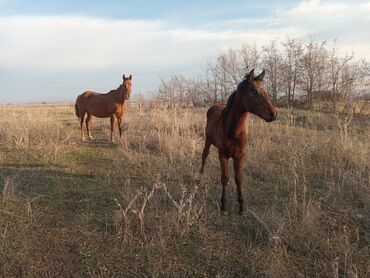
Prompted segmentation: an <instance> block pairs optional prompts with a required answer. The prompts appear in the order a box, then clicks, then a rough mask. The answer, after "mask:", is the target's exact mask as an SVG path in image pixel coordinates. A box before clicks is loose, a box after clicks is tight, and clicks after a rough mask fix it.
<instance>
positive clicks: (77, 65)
mask: <svg viewBox="0 0 370 278" xmlns="http://www.w3.org/2000/svg"><path fill="white" fill-rule="evenodd" d="M259 2H261V3H259ZM308 36H310V37H312V38H314V39H317V40H328V41H330V40H334V39H336V41H337V46H338V47H339V48H340V49H341V50H342V51H346V52H348V53H352V52H354V53H355V55H356V57H358V58H366V59H367V60H370V1H361V0H352V1H349V0H343V1H342V0H336V1H332V0H330V1H323V0H322V1H320V0H308V1H299V0H298V1H286V0H283V1H278V0H265V1H255V0H254V1H249V0H244V1H241V0H236V1H233V0H229V1H220V0H214V1H211V0H187V1H163V0H157V1H149V0H137V1H134V0H132V1H108V0H106V1H98V0H90V1H78V0H74V1H73V0H64V1H62V0H58V1H57V0H33V1H28V0H27V1H26V0H0V103H37V102H42V101H45V102H73V101H74V100H75V98H76V96H77V95H78V94H81V93H82V92H84V91H85V90H93V91H97V92H102V93H105V92H108V91H109V90H111V89H115V88H116V87H118V85H120V84H121V83H122V82H121V81H122V74H126V75H129V74H132V75H133V92H132V94H135V92H141V93H143V94H144V95H145V94H149V93H150V92H151V91H154V90H155V89H156V88H157V87H158V85H159V84H160V78H165V77H168V76H170V75H172V74H183V75H185V76H187V77H195V76H197V75H198V74H200V73H201V71H202V68H203V67H204V65H205V64H206V63H207V61H209V60H212V59H215V57H217V55H219V54H220V53H221V52H222V51H224V50H227V49H229V48H240V47H241V46H242V45H243V44H246V43H247V44H250V45H257V46H261V45H263V44H265V43H267V42H269V41H271V40H273V39H274V38H277V37H279V38H282V39H285V38H291V39H303V38H307V37H308Z"/></svg>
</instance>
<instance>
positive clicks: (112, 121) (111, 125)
mask: <svg viewBox="0 0 370 278" xmlns="http://www.w3.org/2000/svg"><path fill="white" fill-rule="evenodd" d="M113 135H114V115H112V116H110V140H111V141H112V142H114V138H113Z"/></svg>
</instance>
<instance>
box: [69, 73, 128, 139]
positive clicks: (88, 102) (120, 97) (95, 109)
mask: <svg viewBox="0 0 370 278" xmlns="http://www.w3.org/2000/svg"><path fill="white" fill-rule="evenodd" d="M131 80H132V75H131V74H130V76H129V77H128V78H126V77H125V75H123V83H122V85H120V86H119V87H118V88H117V89H116V90H111V91H110V92H108V93H106V94H99V93H95V92H91V91H86V92H84V93H83V94H81V95H79V96H78V97H77V99H76V104H75V109H76V115H77V117H78V118H79V120H80V126H81V139H82V140H85V138H84V132H83V121H84V118H85V114H86V113H87V118H86V121H85V123H86V130H87V136H88V137H89V139H93V138H92V136H91V134H90V122H91V119H92V116H95V117H99V118H108V117H110V130H111V136H110V138H111V140H112V142H113V141H114V138H113V134H114V120H115V118H117V123H118V129H119V135H120V136H122V120H123V114H124V112H125V105H124V104H125V101H126V100H127V99H129V98H130V95H131Z"/></svg>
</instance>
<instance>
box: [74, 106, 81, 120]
mask: <svg viewBox="0 0 370 278" xmlns="http://www.w3.org/2000/svg"><path fill="white" fill-rule="evenodd" d="M75 111H76V116H77V118H79V117H80V111H79V110H78V106H77V102H76V103H75Z"/></svg>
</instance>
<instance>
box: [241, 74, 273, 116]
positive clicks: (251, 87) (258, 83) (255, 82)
mask: <svg viewBox="0 0 370 278" xmlns="http://www.w3.org/2000/svg"><path fill="white" fill-rule="evenodd" d="M264 76H265V70H263V71H262V72H261V73H260V74H259V75H258V76H254V69H252V70H251V71H250V73H249V74H247V75H246V76H245V78H244V80H243V81H242V82H241V83H240V84H239V85H238V88H237V91H236V95H235V101H236V102H237V103H238V104H239V105H241V107H242V109H243V110H244V111H246V112H250V113H252V114H255V115H257V116H259V117H260V118H262V119H264V120H265V121H266V122H272V121H274V120H276V115H277V109H276V108H275V107H274V106H273V105H272V103H271V101H270V98H269V94H268V91H267V89H266V87H265V86H264V85H263V83H262V80H263V77H264ZM236 98H237V99H236Z"/></svg>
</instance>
